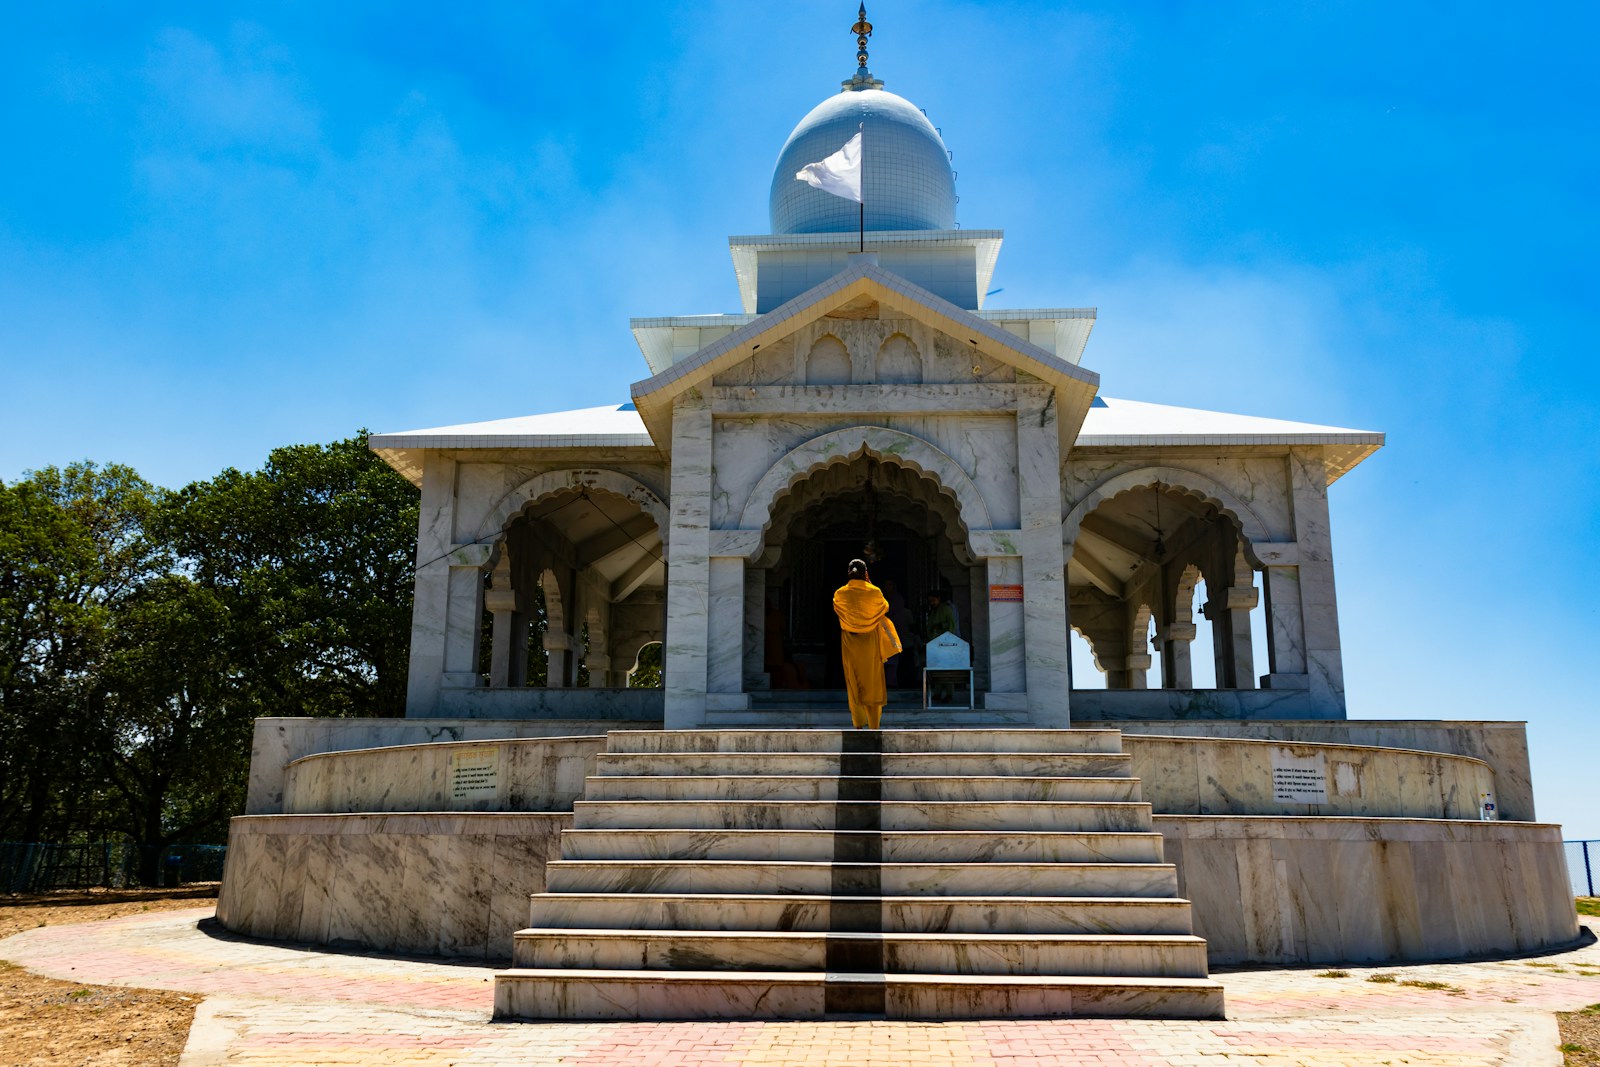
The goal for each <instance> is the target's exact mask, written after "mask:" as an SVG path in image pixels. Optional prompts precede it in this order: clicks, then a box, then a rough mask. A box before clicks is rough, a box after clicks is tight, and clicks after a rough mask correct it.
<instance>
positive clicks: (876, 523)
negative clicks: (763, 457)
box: [762, 455, 974, 693]
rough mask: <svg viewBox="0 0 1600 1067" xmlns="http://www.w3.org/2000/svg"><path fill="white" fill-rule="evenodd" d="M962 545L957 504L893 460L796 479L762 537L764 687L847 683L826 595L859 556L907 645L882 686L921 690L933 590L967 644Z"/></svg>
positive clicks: (862, 460)
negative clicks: (766, 565)
mask: <svg viewBox="0 0 1600 1067" xmlns="http://www.w3.org/2000/svg"><path fill="white" fill-rule="evenodd" d="M966 542H967V532H966V528H965V526H964V525H963V524H962V522H961V520H960V516H959V514H958V513H957V510H956V504H955V501H954V500H953V499H952V498H951V497H950V496H949V495H947V494H946V493H944V492H943V491H942V490H941V489H940V487H939V485H938V483H936V482H935V481H933V480H932V479H931V478H928V477H927V476H925V475H923V474H921V473H919V472H917V471H915V470H913V469H911V468H909V467H907V466H903V465H901V464H899V463H895V462H893V461H889V460H881V461H880V460H879V459H877V458H875V457H872V456H870V455H861V456H858V457H856V458H854V459H852V460H851V461H849V462H848V463H840V464H836V465H834V466H831V467H828V468H825V469H823V470H821V471H818V472H817V473H815V474H813V475H812V476H811V477H810V478H808V479H806V480H805V481H803V482H800V483H799V484H797V485H796V486H795V487H794V488H793V489H792V490H790V492H789V493H788V494H787V495H785V496H784V497H783V498H782V499H780V500H779V501H778V503H777V505H776V506H775V507H774V509H773V515H772V525H771V532H770V533H769V535H768V545H769V549H773V548H775V549H776V560H775V562H774V563H773V565H772V566H771V568H770V569H769V570H768V571H767V573H766V576H765V578H766V581H765V591H766V612H765V618H764V627H763V628H764V630H765V631H766V633H765V655H764V662H763V664H762V666H763V673H764V674H765V675H766V679H765V680H766V682H767V684H768V686H769V687H770V688H773V689H812V690H818V689H820V690H837V689H842V688H843V687H844V673H843V665H842V663H841V661H840V658H839V623H838V619H837V618H836V617H835V616H834V613H833V593H834V590H836V589H837V588H839V586H841V585H843V584H844V582H845V569H846V567H847V565H848V564H849V562H850V561H851V560H852V559H863V560H866V562H867V566H868V569H869V572H870V574H871V578H872V581H873V584H875V585H877V586H879V587H880V588H882V589H883V591H884V594H885V596H887V597H888V598H889V601H890V605H891V608H890V614H891V617H892V618H893V619H894V622H895V626H896V629H898V630H900V632H901V641H902V643H903V644H904V645H905V647H906V648H907V652H906V653H905V654H902V655H901V656H900V657H897V659H896V661H893V662H892V663H891V664H890V674H889V678H888V683H889V688H890V689H891V690H893V689H901V690H916V691H918V692H919V693H920V687H921V684H922V683H921V673H920V671H921V665H920V662H919V659H918V654H919V653H920V647H918V646H920V643H921V641H922V629H923V616H924V615H925V613H926V610H927V597H928V593H929V592H930V591H931V590H934V589H940V590H943V591H944V592H945V593H946V595H947V596H949V597H950V600H951V602H952V603H953V604H954V605H955V608H956V613H957V616H958V618H959V620H960V624H961V631H962V634H961V636H962V637H963V638H964V639H966V640H969V641H970V640H972V633H973V623H974V620H973V617H972V610H971V609H972V597H971V589H972V587H973V571H972V565H973V562H974V561H973V560H972V557H971V556H970V554H969V553H968V551H967V547H966ZM771 555H772V553H771V552H770V551H769V558H770V557H771ZM774 628H776V629H777V632H776V633H774V632H772V631H773V629H774Z"/></svg>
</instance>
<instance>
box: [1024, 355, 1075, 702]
mask: <svg viewBox="0 0 1600 1067" xmlns="http://www.w3.org/2000/svg"><path fill="white" fill-rule="evenodd" d="M1054 400H1055V395H1054V393H1053V392H1052V391H1050V390H1047V389H1045V388H1043V387H1038V388H1037V391H1035V390H1034V387H1030V389H1029V393H1028V394H1027V395H1026V396H1025V397H1024V398H1023V399H1022V401H1021V403H1020V404H1019V405H1018V408H1017V491H1018V493H1019V494H1020V496H1019V503H1020V505H1021V507H1020V514H1021V517H1022V528H1021V536H1020V538H1019V541H1020V544H1019V546H1018V547H1020V548H1021V550H1022V595H1023V599H1022V609H1023V611H1022V613H1023V638H1024V639H1023V661H1024V675H1025V677H1024V683H1023V684H1024V688H1025V689H1026V692H1027V706H1028V713H1029V717H1030V718H1031V719H1032V721H1033V725H1035V726H1068V725H1070V724H1071V711H1070V708H1069V700H1070V693H1069V683H1068V681H1067V657H1068V655H1069V652H1068V648H1067V631H1066V627H1065V626H1063V625H1062V619H1063V617H1064V616H1065V614H1066V604H1067V586H1066V581H1065V578H1064V576H1065V574H1066V564H1067V560H1066V556H1065V554H1064V553H1063V550H1062V546H1061V446H1060V438H1059V436H1058V433H1057V428H1056V408H1055V403H1054Z"/></svg>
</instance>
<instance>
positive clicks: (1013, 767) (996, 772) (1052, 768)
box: [595, 752, 1132, 778]
mask: <svg viewBox="0 0 1600 1067" xmlns="http://www.w3.org/2000/svg"><path fill="white" fill-rule="evenodd" d="M878 760H879V762H880V765H881V768H882V769H881V771H879V775H880V776H881V777H884V778H892V777H900V776H904V775H919V776H943V777H956V778H972V777H979V776H985V777H999V778H1012V777H1015V778H1051V777H1055V778H1090V777H1097V778H1111V777H1122V778H1126V777H1127V775H1128V768H1129V767H1130V766H1131V763H1132V757H1130V756H1127V755H1124V754H1122V753H1110V752H1000V753H984V752H885V753H883V754H882V755H880V756H878ZM844 773H846V772H845V771H844V770H843V769H842V768H841V759H840V754H839V753H837V752H620V753H601V754H600V755H598V756H596V757H595V774H596V775H597V776H599V777H609V776H613V775H628V776H642V775H671V776H675V777H677V776H684V775H712V774H715V775H797V774H808V775H830V776H834V777H838V776H839V775H841V774H844Z"/></svg>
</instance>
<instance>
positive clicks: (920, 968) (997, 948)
mask: <svg viewBox="0 0 1600 1067" xmlns="http://www.w3.org/2000/svg"><path fill="white" fill-rule="evenodd" d="M523 932H524V933H525V934H527V935H528V936H526V937H522V938H519V939H518V940H517V943H516V950H515V951H516V955H515V956H514V957H513V959H512V964H511V965H512V967H513V968H518V969H533V970H536V969H548V968H557V967H561V968H577V969H582V970H600V969H614V970H648V971H664V970H665V971H680V970H681V971H727V970H733V971H783V970H801V971H826V970H830V969H836V968H832V967H830V966H829V965H830V963H836V962H837V961H838V959H839V958H841V957H848V956H849V955H851V953H852V951H859V950H871V951H874V952H881V953H882V957H883V963H884V970H885V973H902V974H993V975H1029V974H1072V975H1078V976H1081V977H1093V978H1107V977H1142V976H1146V975H1149V974H1152V973H1158V974H1163V975H1166V976H1169V977H1174V978H1204V977H1206V974H1207V971H1206V943H1205V940H1204V939H1203V938H1199V937H1195V936H1193V935H1192V934H1040V933H1029V934H1025V935H1024V934H952V933H826V932H819V931H797V930H776V931H773V930H766V931H746V930H716V931H710V930H700V931H677V930H563V929H558V928H552V929H544V930H525V931H523ZM830 957H832V958H831V959H830Z"/></svg>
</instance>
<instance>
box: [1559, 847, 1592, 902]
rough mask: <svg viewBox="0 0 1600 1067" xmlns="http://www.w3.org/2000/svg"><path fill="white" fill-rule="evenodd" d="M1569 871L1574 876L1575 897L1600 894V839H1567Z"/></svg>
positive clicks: (1573, 893)
mask: <svg viewBox="0 0 1600 1067" xmlns="http://www.w3.org/2000/svg"><path fill="white" fill-rule="evenodd" d="M1563 844H1565V845H1566V846H1567V873H1568V874H1569V875H1570V876H1571V878H1572V895H1573V896H1575V897H1593V896H1600V893H1596V892H1595V889H1596V888H1600V841H1565V842H1563Z"/></svg>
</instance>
